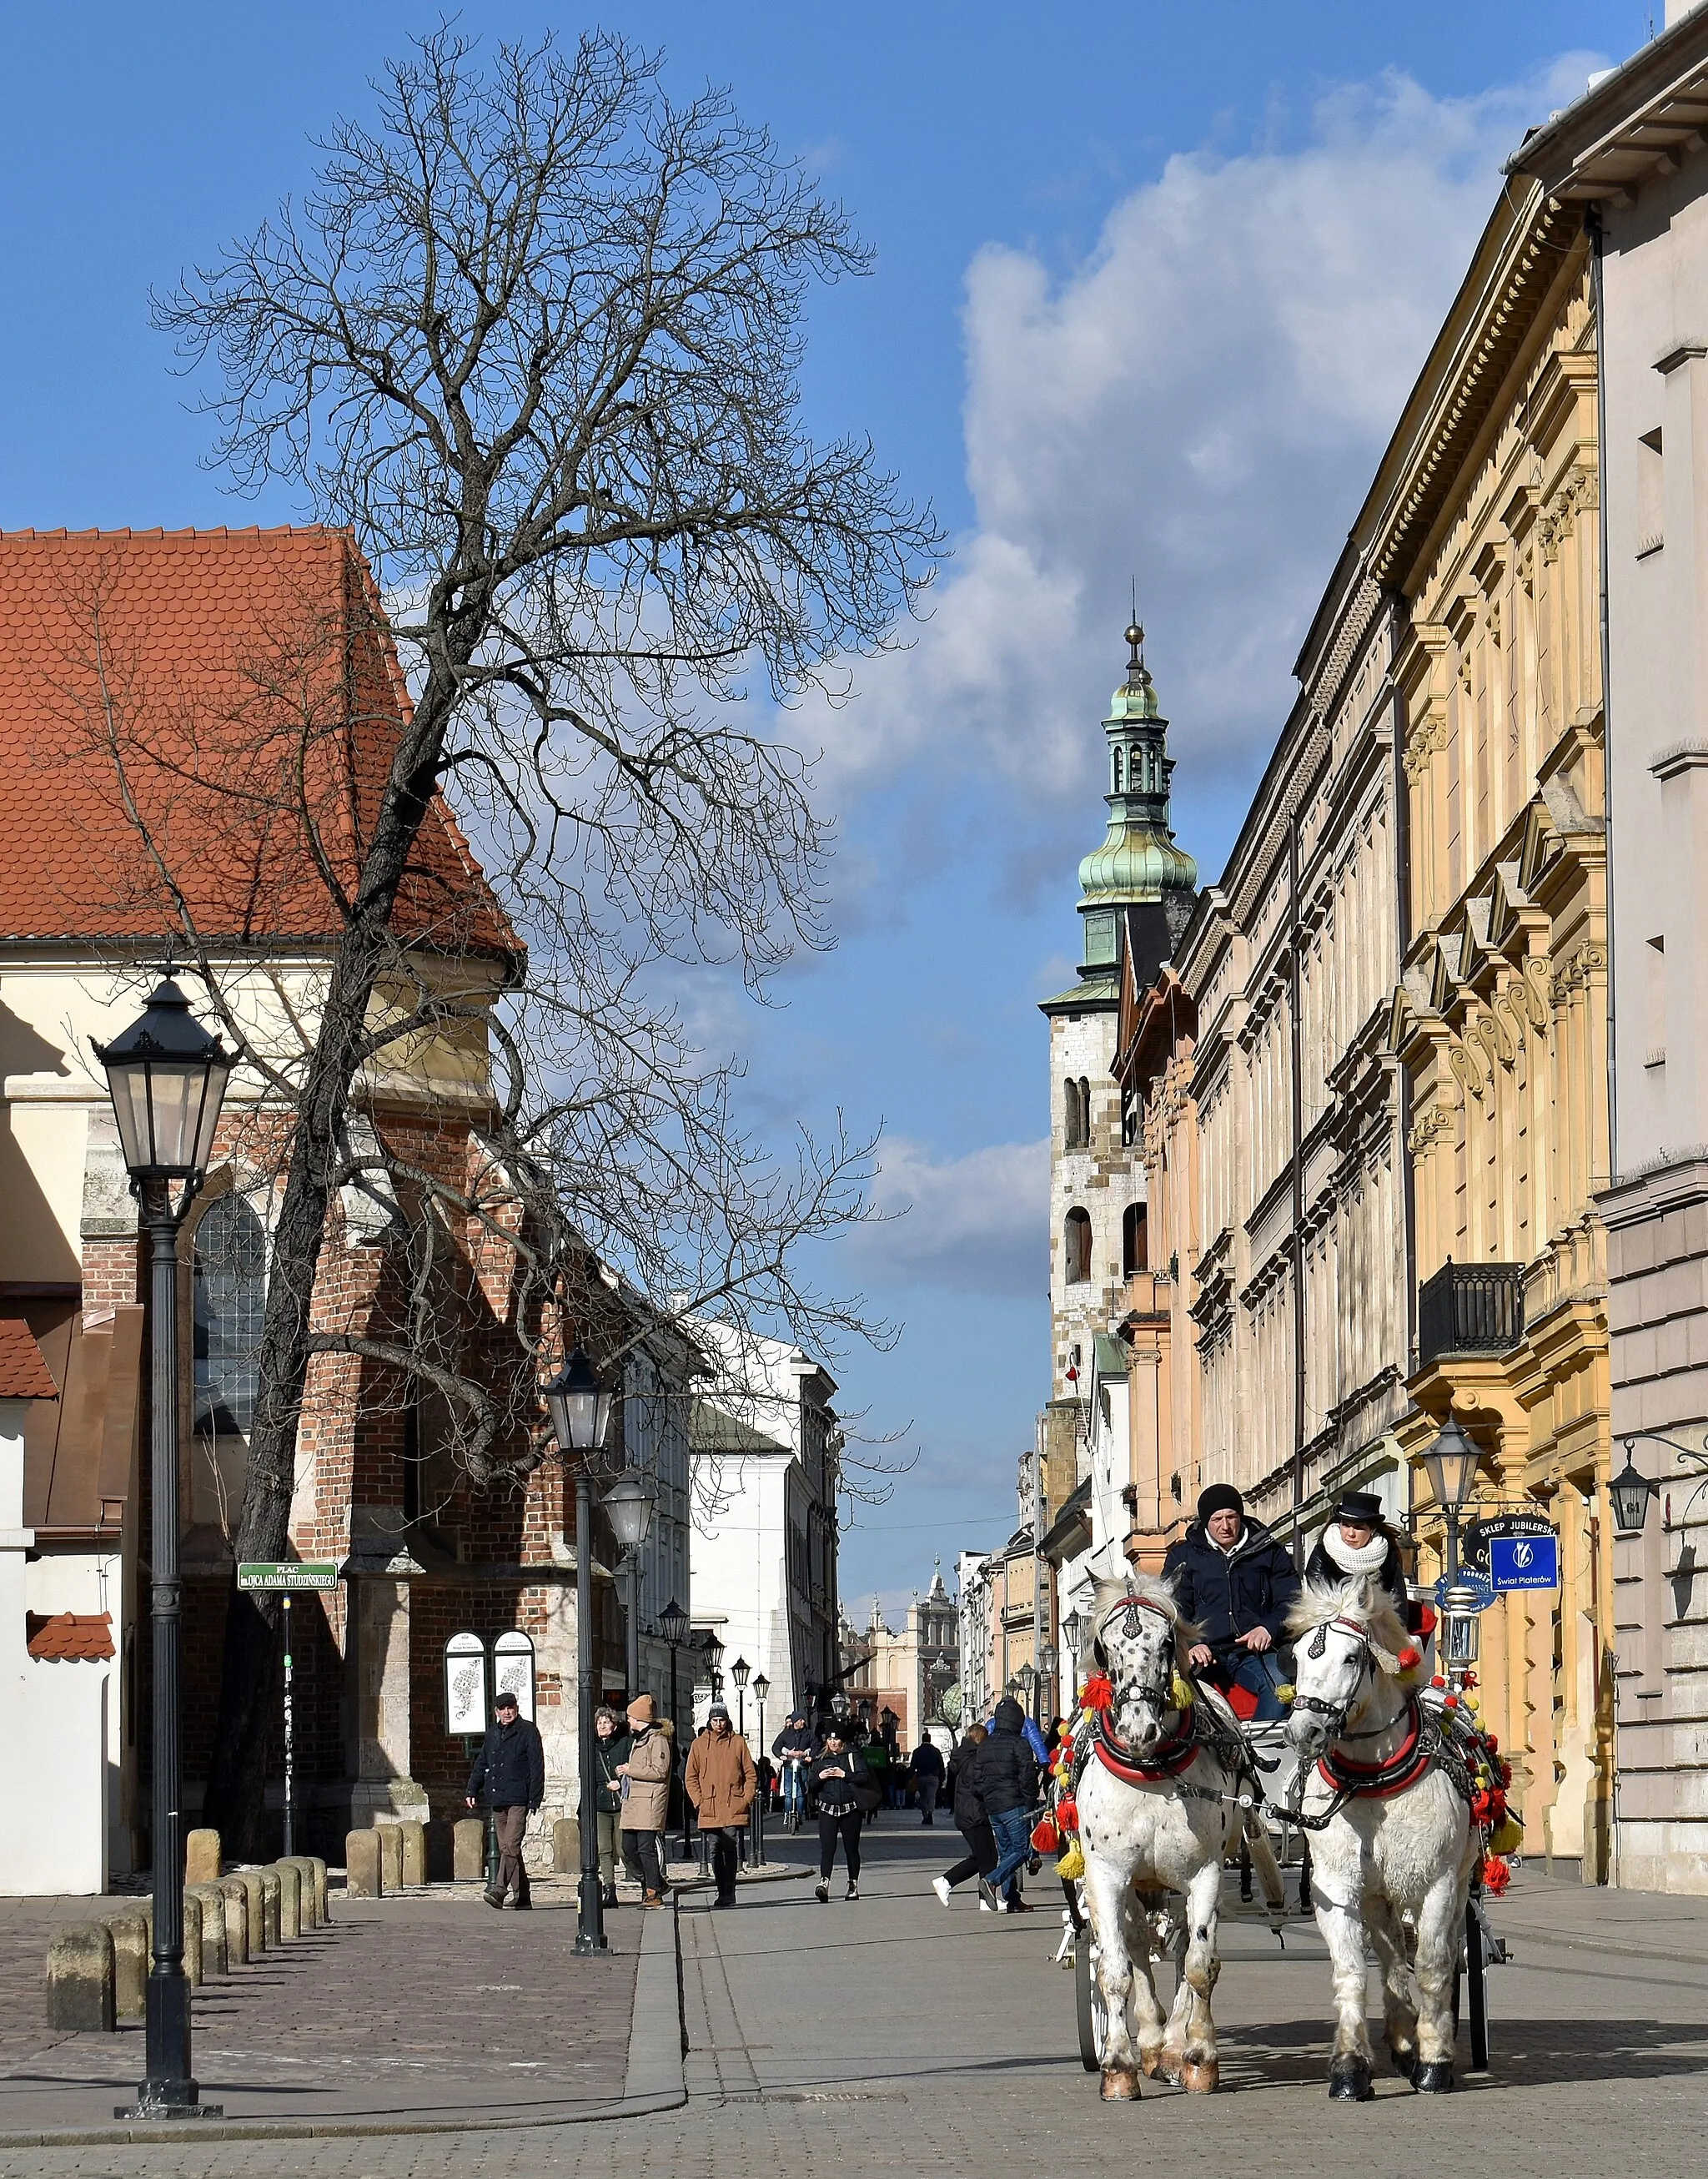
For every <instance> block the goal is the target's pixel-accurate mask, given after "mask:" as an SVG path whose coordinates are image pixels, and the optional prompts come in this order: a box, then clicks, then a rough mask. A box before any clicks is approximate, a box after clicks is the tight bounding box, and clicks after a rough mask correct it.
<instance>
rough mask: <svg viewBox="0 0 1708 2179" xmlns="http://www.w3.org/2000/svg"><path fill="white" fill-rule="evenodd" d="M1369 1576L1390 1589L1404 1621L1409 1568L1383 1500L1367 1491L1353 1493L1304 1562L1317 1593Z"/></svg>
mask: <svg viewBox="0 0 1708 2179" xmlns="http://www.w3.org/2000/svg"><path fill="white" fill-rule="evenodd" d="M1360 1574H1370V1575H1371V1576H1373V1577H1374V1578H1375V1579H1376V1580H1377V1581H1378V1582H1380V1583H1381V1584H1382V1588H1383V1589H1386V1590H1387V1591H1388V1598H1389V1600H1390V1601H1391V1602H1392V1604H1393V1607H1394V1609H1395V1611H1398V1612H1399V1614H1400V1616H1402V1618H1403V1617H1404V1615H1405V1605H1406V1598H1405V1567H1404V1563H1403V1562H1402V1561H1401V1559H1400V1556H1399V1539H1398V1538H1397V1537H1396V1536H1395V1534H1394V1533H1393V1529H1390V1528H1389V1527H1388V1525H1387V1523H1385V1522H1384V1521H1383V1519H1382V1501H1381V1500H1380V1499H1379V1498H1378V1497H1377V1496H1375V1494H1374V1493H1373V1492H1371V1491H1369V1490H1349V1491H1347V1492H1346V1493H1345V1494H1344V1496H1343V1497H1342V1499H1341V1501H1340V1503H1339V1504H1338V1506H1337V1507H1335V1509H1334V1518H1333V1520H1332V1521H1330V1523H1328V1527H1327V1528H1326V1529H1324V1530H1323V1531H1322V1534H1321V1535H1320V1536H1319V1537H1318V1538H1317V1548H1316V1549H1315V1551H1312V1552H1311V1556H1310V1558H1309V1559H1308V1560H1307V1561H1306V1567H1305V1578H1306V1581H1308V1582H1309V1583H1310V1584H1311V1587H1312V1588H1313V1589H1338V1588H1339V1586H1340V1584H1341V1583H1342V1582H1344V1581H1352V1580H1355V1578H1357V1577H1358V1576H1359V1575H1360Z"/></svg>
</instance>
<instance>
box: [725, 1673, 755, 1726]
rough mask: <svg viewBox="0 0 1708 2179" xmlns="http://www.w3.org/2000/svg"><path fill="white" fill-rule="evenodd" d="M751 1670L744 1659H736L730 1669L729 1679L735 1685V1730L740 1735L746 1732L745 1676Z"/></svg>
mask: <svg viewBox="0 0 1708 2179" xmlns="http://www.w3.org/2000/svg"><path fill="white" fill-rule="evenodd" d="M752 1670H753V1666H751V1665H750V1664H749V1663H748V1662H747V1659H746V1658H745V1657H737V1658H736V1661H735V1663H734V1664H733V1665H731V1667H730V1677H731V1679H732V1680H733V1681H734V1682H735V1683H736V1732H740V1733H745V1732H747V1675H748V1673H749V1672H750V1671H752Z"/></svg>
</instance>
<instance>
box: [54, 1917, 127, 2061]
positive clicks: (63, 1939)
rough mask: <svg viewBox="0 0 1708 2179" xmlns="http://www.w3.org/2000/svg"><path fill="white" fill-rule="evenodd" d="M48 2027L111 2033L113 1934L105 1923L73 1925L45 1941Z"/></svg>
mask: <svg viewBox="0 0 1708 2179" xmlns="http://www.w3.org/2000/svg"><path fill="white" fill-rule="evenodd" d="M47 2024H48V2026H49V2027H50V2028H81V2029H83V2030H85V2032H87V2031H90V2030H92V2031H94V2032H95V2033H96V2034H104V2035H110V2034H112V2030H113V2027H114V2024H115V2023H114V2013H113V2002H112V1931H111V1930H110V1929H108V1928H107V1924H106V1923H105V1922H74V1923H71V1924H68V1926H67V1927H66V1928H65V1929H56V1930H55V1931H54V1932H53V1935H52V1937H51V1938H50V1939H49V1940H48V1945H47Z"/></svg>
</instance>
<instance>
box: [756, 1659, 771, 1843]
mask: <svg viewBox="0 0 1708 2179" xmlns="http://www.w3.org/2000/svg"><path fill="white" fill-rule="evenodd" d="M770 1692H771V1682H769V1680H768V1679H767V1678H766V1677H765V1675H764V1673H763V1672H755V1673H754V1675H753V1700H754V1701H755V1702H756V1703H758V1705H759V1753H758V1758H757V1759H756V1760H755V1762H754V1765H753V1768H754V1770H756V1771H757V1770H758V1767H759V1765H760V1764H761V1763H763V1762H764V1759H765V1698H766V1696H767V1695H768V1694H769V1693H770ZM764 1865H765V1797H764V1793H762V1792H760V1793H755V1794H754V1796H753V1866H754V1867H755V1868H756V1869H763V1868H764Z"/></svg>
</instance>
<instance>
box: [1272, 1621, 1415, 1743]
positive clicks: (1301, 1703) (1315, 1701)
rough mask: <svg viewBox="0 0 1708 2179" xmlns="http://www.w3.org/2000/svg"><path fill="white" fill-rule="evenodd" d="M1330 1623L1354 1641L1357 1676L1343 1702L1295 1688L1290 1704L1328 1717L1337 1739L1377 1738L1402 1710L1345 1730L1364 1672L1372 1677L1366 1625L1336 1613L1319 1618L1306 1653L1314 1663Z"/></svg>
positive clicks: (1401, 1713) (1372, 1667)
mask: <svg viewBox="0 0 1708 2179" xmlns="http://www.w3.org/2000/svg"><path fill="white" fill-rule="evenodd" d="M1330 1627H1335V1628H1338V1631H1339V1632H1340V1633H1343V1634H1349V1635H1351V1637H1352V1638H1353V1640H1354V1641H1355V1642H1356V1643H1357V1644H1358V1677H1357V1678H1356V1679H1355V1681H1354V1682H1352V1687H1351V1690H1350V1692H1349V1693H1348V1695H1347V1697H1346V1699H1345V1700H1344V1702H1339V1703H1331V1702H1324V1701H1323V1700H1322V1697H1321V1696H1320V1695H1307V1694H1301V1693H1299V1691H1298V1690H1297V1689H1296V1688H1295V1690H1294V1695H1293V1704H1292V1706H1293V1708H1294V1709H1295V1710H1309V1711H1310V1712H1311V1714H1312V1715H1313V1716H1316V1717H1322V1718H1327V1719H1328V1720H1329V1721H1330V1723H1331V1725H1332V1726H1333V1737H1334V1738H1335V1739H1336V1740H1379V1739H1380V1738H1381V1737H1382V1734H1383V1733H1384V1732H1389V1731H1391V1729H1392V1728H1393V1726H1395V1725H1397V1724H1398V1723H1399V1719H1400V1717H1403V1716H1404V1715H1405V1713H1404V1711H1403V1710H1402V1711H1400V1712H1399V1714H1398V1715H1396V1716H1393V1717H1391V1718H1389V1720H1388V1723H1387V1724H1386V1725H1378V1726H1375V1727H1374V1728H1373V1729H1372V1730H1371V1731H1370V1732H1348V1731H1347V1730H1346V1713H1347V1712H1348V1710H1350V1709H1351V1707H1352V1705H1353V1704H1354V1703H1355V1701H1356V1699H1357V1698H1358V1690H1359V1689H1360V1688H1361V1687H1362V1686H1363V1685H1364V1681H1365V1676H1366V1674H1369V1675H1370V1676H1371V1677H1372V1678H1373V1677H1375V1671H1374V1666H1373V1665H1372V1662H1371V1655H1370V1630H1369V1628H1368V1627H1360V1625H1359V1623H1358V1622H1357V1621H1356V1620H1355V1619H1343V1618H1340V1617H1338V1616H1337V1617H1335V1618H1333V1619H1324V1620H1322V1621H1320V1622H1318V1625H1317V1633H1316V1635H1315V1638H1313V1639H1312V1641H1311V1644H1310V1646H1309V1647H1308V1648H1307V1649H1306V1652H1305V1655H1306V1656H1307V1657H1309V1658H1310V1659H1311V1660H1312V1662H1313V1663H1314V1662H1315V1661H1316V1660H1317V1658H1319V1657H1321V1656H1322V1655H1323V1653H1324V1652H1325V1651H1326V1650H1327V1649H1328V1630H1329V1628H1330Z"/></svg>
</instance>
